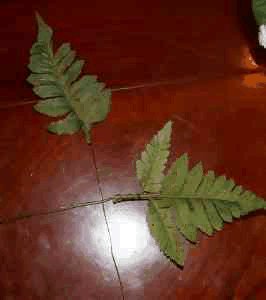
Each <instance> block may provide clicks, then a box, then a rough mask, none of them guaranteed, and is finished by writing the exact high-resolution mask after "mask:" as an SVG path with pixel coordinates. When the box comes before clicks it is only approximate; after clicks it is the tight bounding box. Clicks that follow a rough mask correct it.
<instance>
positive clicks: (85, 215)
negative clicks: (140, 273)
mask: <svg viewBox="0 0 266 300" xmlns="http://www.w3.org/2000/svg"><path fill="white" fill-rule="evenodd" d="M105 226H106V225H105V222H104V218H103V213H102V209H101V207H100V206H94V207H93V208H92V207H89V208H83V209H76V210H73V211H71V212H67V213H64V214H60V215H57V216H56V217H54V216H50V217H35V218H32V219H31V220H26V221H19V222H17V223H15V224H9V225H5V226H1V227H0V241H1V245H2V246H1V249H0V258H1V266H0V291H1V299H12V300H13V299H14V300H15V299H60V300H61V299H82V300H83V299H84V300H85V299H86V300H87V299H120V288H119V283H118V281H117V278H116V273H115V269H114V265H113V262H112V258H111V255H110V243H109V238H108V235H107V231H106V228H105Z"/></svg>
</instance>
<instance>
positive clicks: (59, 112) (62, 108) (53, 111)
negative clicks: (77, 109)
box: [34, 98, 71, 117]
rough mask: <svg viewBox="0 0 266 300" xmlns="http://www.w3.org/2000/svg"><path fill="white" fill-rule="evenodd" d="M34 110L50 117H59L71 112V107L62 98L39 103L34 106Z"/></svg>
mask: <svg viewBox="0 0 266 300" xmlns="http://www.w3.org/2000/svg"><path fill="white" fill-rule="evenodd" d="M34 109H35V110H36V111H38V112H39V113H41V114H44V115H47V116H50V117H61V116H63V115H65V114H66V113H68V112H70V111H71V107H70V106H69V105H68V104H67V103H66V102H65V100H64V99H63V98H54V99H48V100H43V101H39V102H38V103H37V104H36V105H34Z"/></svg>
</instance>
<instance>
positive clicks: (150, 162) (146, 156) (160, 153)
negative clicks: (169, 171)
mask: <svg viewBox="0 0 266 300" xmlns="http://www.w3.org/2000/svg"><path fill="white" fill-rule="evenodd" d="M171 131H172V122H168V123H166V124H165V126H164V127H163V128H162V129H161V130H160V131H159V132H158V133H157V134H156V135H155V136H154V137H153V138H152V140H151V143H150V144H148V145H147V146H146V149H145V151H143V152H142V154H141V159H140V160H138V161H137V163H136V170H137V177H138V180H139V181H140V183H141V185H142V187H143V190H144V191H145V192H158V191H160V189H161V181H162V179H163V176H164V175H163V171H164V168H165V164H166V161H167V158H168V155H169V146H170V136H171Z"/></svg>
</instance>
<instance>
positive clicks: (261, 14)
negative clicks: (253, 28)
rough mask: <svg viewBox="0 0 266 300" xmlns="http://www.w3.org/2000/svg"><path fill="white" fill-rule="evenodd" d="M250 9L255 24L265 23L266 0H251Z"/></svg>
mask: <svg viewBox="0 0 266 300" xmlns="http://www.w3.org/2000/svg"><path fill="white" fill-rule="evenodd" d="M252 9H253V13H254V17H255V19H256V22H257V24H258V25H263V24H266V0H252Z"/></svg>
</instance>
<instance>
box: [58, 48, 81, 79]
mask: <svg viewBox="0 0 266 300" xmlns="http://www.w3.org/2000/svg"><path fill="white" fill-rule="evenodd" d="M75 57H76V51H73V50H71V51H70V52H69V53H68V54H67V55H66V56H65V57H64V58H63V59H62V60H61V61H60V62H59V63H58V65H57V72H58V73H59V74H63V73H64V72H65V70H66V69H67V68H68V67H69V66H70V65H71V64H72V63H73V61H74V60H75Z"/></svg>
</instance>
